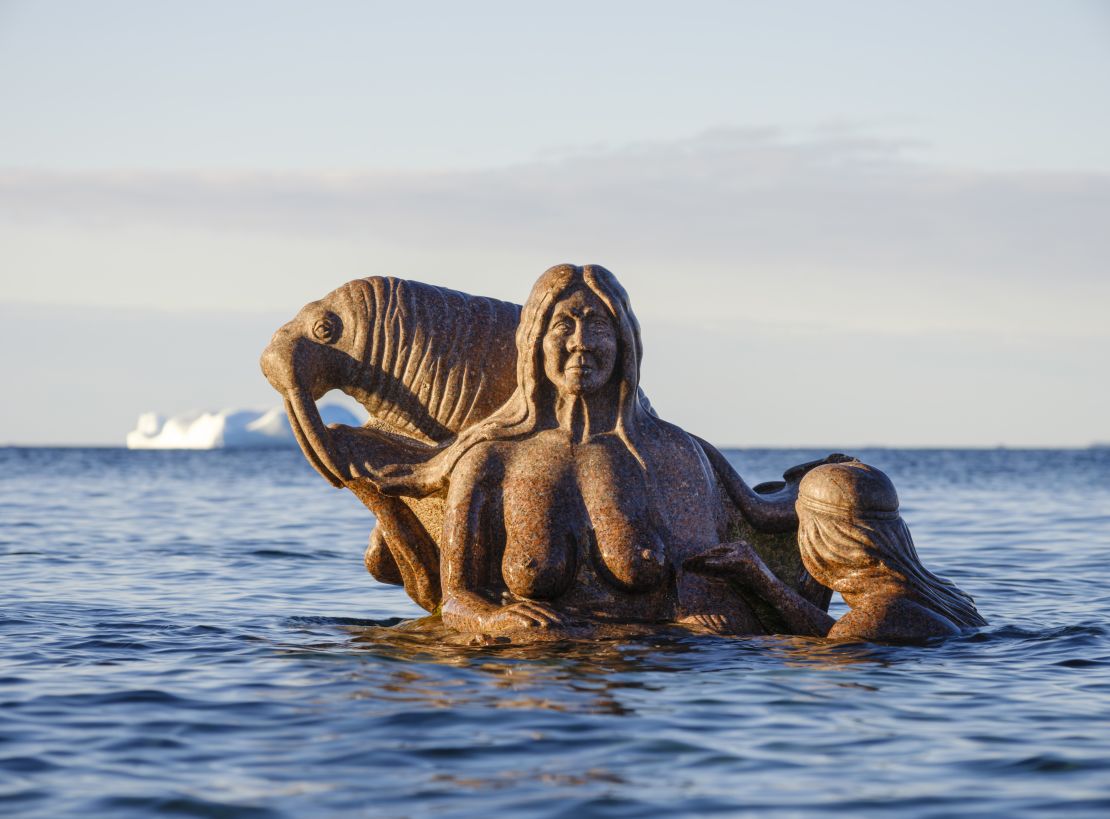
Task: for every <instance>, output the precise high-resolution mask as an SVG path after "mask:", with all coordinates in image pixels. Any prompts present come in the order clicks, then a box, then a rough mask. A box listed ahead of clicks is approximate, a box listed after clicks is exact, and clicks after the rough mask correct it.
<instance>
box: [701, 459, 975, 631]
mask: <svg viewBox="0 0 1110 819" xmlns="http://www.w3.org/2000/svg"><path fill="white" fill-rule="evenodd" d="M797 511H798V520H799V528H798V544H799V546H800V549H801V557H802V561H803V563H804V564H805V567H806V569H807V570H808V571H809V573H810V574H811V575H812V576H813V577H814V578H815V579H816V580H817V582H819V583H821V584H823V585H824V586H826V587H828V588H830V589H832V590H834V591H838V592H840V594H841V595H842V596H843V598H844V602H845V603H847V604H848V606H849V608H850V611H849V612H848V613H847V614H846V615H844V616H843V617H842V618H840V620H837V621H835V622H834V621H833V619H832V618H831V617H829V616H828V614H827V613H826V612H824V611H822V610H820V609H818V608H817V607H815V606H813V605H812V603H811V602H810V601H808V600H806V599H804V598H802V597H801V596H800V595H798V594H797V593H796V592H795V591H794V590H793V589H791V588H789V587H787V586H786V585H785V584H783V583H782V582H781V581H780V580H778V578H777V577H776V576H775V575H774V573H773V572H771V571H770V569H768V568H767V566H766V565H765V564H764V563H763V561H762V560H761V559H760V557H759V555H758V554H757V553H756V552H755V551H754V550H753V549H752V548H751V546H750V545H749V544H747V543H744V542H739V543H731V544H724V545H722V546H718V547H714V548H713V549H710V550H708V551H707V552H705V553H703V554H701V555H696V556H695V557H693V558H691V559H690V560H688V561H687V568H689V569H692V570H695V571H702V572H706V573H708V574H713V575H716V576H719V577H726V578H729V579H730V580H732V581H733V582H736V583H738V584H740V585H741V586H743V587H744V588H746V589H748V590H749V591H751V592H753V593H755V594H757V595H759V596H760V597H762V598H763V599H764V600H766V601H767V602H768V603H769V604H770V605H773V606H774V607H775V608H776V609H777V610H778V611H780V612H782V613H783V614H784V616H785V617H786V618H787V620H788V622H789V625H790V629H791V632H792V633H794V634H809V635H814V636H819V637H825V636H828V637H832V638H849V639H864V640H881V641H886V642H902V641H915V640H922V639H926V638H930V637H944V636H948V635H952V634H958V633H960V632H961V631H964V630H967V629H971V628H976V627H978V626H982V625H986V621H985V620H984V619H983V618H982V617H981V616H980V615H979V612H978V611H977V610H976V609H975V603H974V601H973V600H972V599H971V597H970V596H969V595H968V594H966V593H964V592H962V591H961V590H960V589H958V588H957V587H956V586H955V585H954V584H952V583H951V582H950V581H948V580H945V579H944V578H942V577H937V576H936V575H934V574H933V573H932V572H930V571H929V570H928V569H926V568H925V567H924V566H923V565H922V564H921V560H920V559H919V558H918V556H917V550H916V549H915V548H914V544H913V538H912V537H911V536H910V530H909V527H907V526H906V522H905V521H904V520H903V519H902V516H901V515H900V514H899V513H898V493H897V492H896V491H895V489H894V485H893V484H892V483H891V481H890V478H888V477H887V476H886V475H885V474H884V473H883V472H881V471H879V470H878V469H876V468H875V467H873V466H868V465H867V464H864V463H861V462H860V461H857V460H851V461H845V462H841V463H835V464H825V465H822V466H818V467H817V468H815V469H814V470H813V471H811V472H809V473H808V474H807V475H806V476H805V477H804V478H803V479H802V481H801V486H800V487H799V493H798V500H797Z"/></svg>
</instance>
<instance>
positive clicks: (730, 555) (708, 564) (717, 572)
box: [683, 540, 770, 585]
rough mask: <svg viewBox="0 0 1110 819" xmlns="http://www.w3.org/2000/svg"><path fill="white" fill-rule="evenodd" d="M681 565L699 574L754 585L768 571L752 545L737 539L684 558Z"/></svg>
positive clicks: (764, 576)
mask: <svg viewBox="0 0 1110 819" xmlns="http://www.w3.org/2000/svg"><path fill="white" fill-rule="evenodd" d="M683 566H684V567H685V568H686V569H689V570H690V571H693V572H697V573H699V574H708V575H714V576H717V577H728V578H731V579H734V580H738V581H740V582H741V583H743V584H745V585H755V584H758V583H759V582H760V581H762V580H764V579H765V578H766V575H767V573H768V572H769V571H770V570H769V569H768V568H767V565H766V564H765V563H764V562H763V559H762V558H761V557H760V556H759V554H758V553H757V552H756V551H755V549H754V548H753V547H752V545H751V544H750V543H748V542H746V541H743V540H738V541H736V542H734V543H722V544H721V545H719V546H713V547H712V548H710V549H706V550H705V551H704V552H702V553H700V554H696V555H694V556H693V557H689V558H687V559H686V561H685V563H683Z"/></svg>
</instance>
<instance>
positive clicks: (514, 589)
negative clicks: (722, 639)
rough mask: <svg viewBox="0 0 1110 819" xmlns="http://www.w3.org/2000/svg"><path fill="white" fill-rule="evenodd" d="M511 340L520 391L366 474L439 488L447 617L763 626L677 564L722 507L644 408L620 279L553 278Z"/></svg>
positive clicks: (785, 515) (699, 469)
mask: <svg viewBox="0 0 1110 819" xmlns="http://www.w3.org/2000/svg"><path fill="white" fill-rule="evenodd" d="M516 347H517V360H516V367H517V383H516V388H515V391H514V392H513V393H512V395H511V396H510V397H509V399H508V400H507V401H506V402H505V404H504V405H502V406H501V407H500V409H498V410H496V411H495V412H494V413H493V414H492V415H491V416H490V417H488V418H487V419H485V420H484V421H482V422H480V423H478V424H476V425H475V426H473V427H470V428H468V429H466V430H464V431H463V432H461V433H460V434H459V435H458V436H457V437H456V438H455V439H454V440H453V441H451V442H449V443H448V444H446V445H445V446H443V447H442V448H439V449H438V450H437V451H436V452H435V454H434V455H432V456H431V457H428V458H426V459H420V460H418V461H417V462H415V463H411V464H408V465H403V464H402V465H396V466H393V467H387V468H381V469H372V468H369V467H368V468H367V469H366V470H364V471H366V473H367V474H368V475H369V477H371V479H372V480H373V481H374V483H375V484H376V485H378V486H379V487H381V489H382V490H383V491H385V492H389V493H393V494H403V495H408V496H420V495H428V494H432V493H435V492H438V491H442V489H443V487H444V486H446V487H447V497H446V513H445V521H444V528H443V535H442V538H441V540H440V548H441V553H440V573H441V582H442V592H443V603H442V606H441V611H442V615H443V619H444V622H445V623H446V624H447V625H448V626H451V627H453V628H456V629H459V630H462V631H471V632H503V631H515V630H521V629H552V628H564V627H576V626H582V625H583V624H584V623H586V622H589V621H604V620H613V621H620V622H629V621H643V622H675V621H683V622H689V623H694V624H699V625H701V626H703V627H708V628H711V629H714V630H717V631H730V632H742V633H744V632H746V633H752V632H756V633H759V632H761V631H762V629H761V627H760V626H759V624H758V622H757V621H756V620H755V618H754V617H753V615H752V613H751V610H750V609H748V607H747V605H746V604H745V603H744V602H743V600H742V598H741V597H740V596H738V595H736V594H735V593H733V592H732V591H731V590H730V589H729V587H728V585H727V583H723V582H721V581H719V580H716V579H713V578H706V577H704V576H702V575H699V574H696V573H686V572H684V571H683V569H682V565H683V561H684V560H685V559H686V558H687V557H689V556H691V555H693V554H694V553H696V552H699V551H702V550H704V549H706V548H708V547H710V546H712V545H714V544H718V543H721V542H722V541H723V540H724V539H725V537H724V535H725V529H726V526H727V523H728V520H727V510H726V505H725V503H723V502H722V499H723V496H722V492H721V489H720V488H719V487H718V483H717V477H716V474H715V472H714V467H713V466H712V465H711V464H710V462H709V460H708V459H707V457H706V452H705V451H704V450H703V448H702V445H701V444H700V443H699V442H698V441H697V440H696V439H694V438H693V437H692V436H690V435H688V434H687V433H685V432H683V431H682V430H681V429H679V428H678V427H676V426H674V425H672V424H669V423H667V422H665V421H662V420H660V419H659V418H657V417H656V416H655V415H654V414H653V413H652V412H651V411H650V410H649V409H648V408H647V406H646V402H644V401H642V400H641V394H640V392H639V377H640V360H641V357H642V347H641V341H640V330H639V326H638V324H637V322H636V318H635V316H634V315H633V313H632V310H631V307H630V306H629V302H628V296H627V294H626V293H625V291H624V288H622V287H621V285H620V284H619V283H618V282H617V280H616V278H615V277H614V276H613V275H612V274H611V273H610V272H609V271H607V270H605V269H604V268H602V267H598V266H592V265H587V266H584V267H575V266H573V265H559V266H557V267H553V268H551V269H550V270H548V271H547V272H546V273H544V274H543V276H541V277H540V279H539V281H537V282H536V285H535V286H534V288H533V289H532V293H531V295H530V296H529V298H528V301H527V303H526V304H525V305H524V308H523V311H522V314H521V318H520V324H519V326H518V329H517V333H516ZM722 460H723V459H722ZM725 488H726V489H727V490H728V492H729V494H730V495H731V496H733V497H734V500H737V502H738V503H739V504H740V506H741V508H742V510H743V511H744V513H745V515H746V516H747V517H748V519H749V520H750V521H752V522H753V523H754V524H755V525H757V526H760V527H762V528H765V529H776V528H777V529H785V528H792V527H793V525H794V523H795V520H796V518H795V517H794V512H793V509H792V508H791V507H792V505H791V504H785V505H784V504H782V503H778V504H776V503H772V502H763V501H761V500H760V499H759V497H758V496H757V495H756V494H755V493H754V492H752V491H751V490H750V489H748V488H747V487H746V486H745V485H743V484H742V482H740V481H739V478H738V477H737V476H735V473H731V474H730V476H729V479H728V480H726V487H725Z"/></svg>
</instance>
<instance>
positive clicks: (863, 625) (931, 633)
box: [828, 594, 960, 643]
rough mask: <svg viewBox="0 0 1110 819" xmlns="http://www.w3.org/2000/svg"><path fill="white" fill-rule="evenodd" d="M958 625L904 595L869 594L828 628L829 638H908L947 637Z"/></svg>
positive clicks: (897, 640) (903, 639)
mask: <svg viewBox="0 0 1110 819" xmlns="http://www.w3.org/2000/svg"><path fill="white" fill-rule="evenodd" d="M959 633H960V629H959V628H958V627H957V626H956V625H955V624H954V623H953V622H952V621H951V620H949V619H948V618H947V617H944V616H943V615H941V614H938V613H937V612H935V611H933V610H932V609H930V608H927V607H926V606H923V605H921V604H920V603H918V602H917V601H915V600H912V599H910V598H908V597H904V596H901V595H899V596H894V595H891V596H887V595H877V594H876V595H869V596H868V597H866V598H864V599H863V600H861V601H859V602H857V603H855V604H854V605H853V606H852V609H851V611H849V612H848V613H847V614H845V615H844V616H843V617H841V618H840V619H839V620H838V621H837V622H836V623H835V624H834V625H833V627H832V629H831V630H830V631H829V635H828V636H829V637H830V638H832V639H841V640H845V639H856V640H876V641H879V642H895V643H897V642H909V641H915V640H927V639H929V638H930V637H950V636H952V635H955V634H959Z"/></svg>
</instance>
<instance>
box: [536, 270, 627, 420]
mask: <svg viewBox="0 0 1110 819" xmlns="http://www.w3.org/2000/svg"><path fill="white" fill-rule="evenodd" d="M516 347H517V396H518V397H519V398H521V399H523V400H525V401H526V402H527V403H528V404H529V405H531V408H532V411H533V412H534V411H535V408H536V406H537V405H538V403H539V402H540V401H541V400H542V399H541V395H542V393H543V392H544V391H545V389H546V388H547V385H551V386H552V387H554V390H555V393H556V394H558V395H583V394H589V393H592V392H595V391H596V390H598V389H601V388H602V387H603V386H605V385H606V384H609V383H611V382H617V383H619V384H620V389H619V390H618V395H617V396H616V400H617V401H618V403H619V404H620V405H621V407H622V408H623V407H625V406H630V405H633V404H635V403H637V401H636V397H637V390H638V389H639V383H640V359H641V357H642V355H643V347H642V344H641V341H640V326H639V324H638V323H637V321H636V316H635V314H634V313H633V312H632V308H631V305H630V304H629V300H628V294H627V293H626V292H625V290H624V288H623V287H621V285H620V282H618V281H617V279H616V277H615V276H614V275H613V274H612V273H610V272H609V271H608V270H606V269H605V268H604V267H601V266H599V265H583V266H581V267H578V266H576V265H571V264H561V265H556V266H555V267H552V268H550V269H548V270H547V271H546V272H545V273H544V274H543V275H542V276H540V278H539V279H538V280H537V281H536V284H535V285H534V286H533V287H532V292H531V294H530V295H529V296H528V300H527V301H526V302H525V304H524V309H523V310H522V311H521V316H520V324H519V325H518V327H517V333H516Z"/></svg>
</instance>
